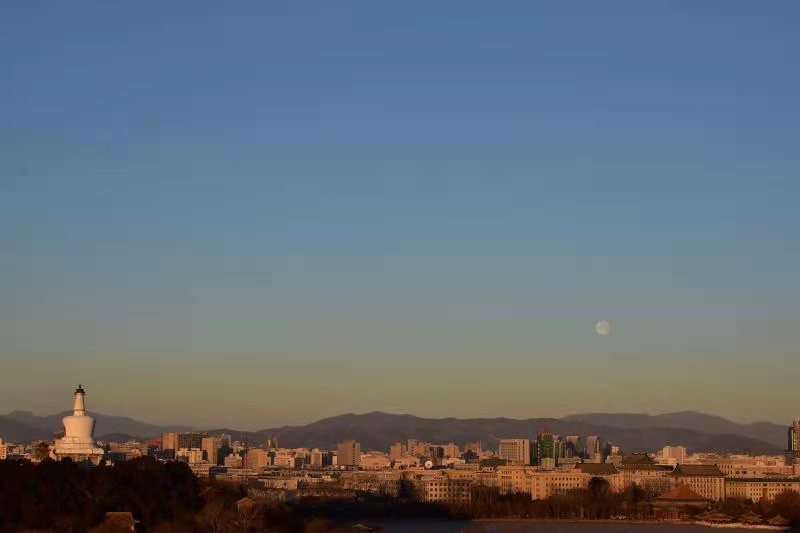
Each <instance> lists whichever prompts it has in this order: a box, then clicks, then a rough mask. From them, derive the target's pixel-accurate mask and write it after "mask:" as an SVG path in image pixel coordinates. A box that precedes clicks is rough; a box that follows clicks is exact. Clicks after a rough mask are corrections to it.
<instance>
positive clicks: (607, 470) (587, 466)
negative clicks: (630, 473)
mask: <svg viewBox="0 0 800 533" xmlns="http://www.w3.org/2000/svg"><path fill="white" fill-rule="evenodd" d="M575 469H576V470H580V471H581V472H583V473H584V474H592V475H595V476H611V475H614V474H616V473H617V472H618V471H617V467H616V466H614V465H613V464H610V463H578V464H576V465H575Z"/></svg>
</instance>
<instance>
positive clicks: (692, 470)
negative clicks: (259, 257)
mask: <svg viewBox="0 0 800 533" xmlns="http://www.w3.org/2000/svg"><path fill="white" fill-rule="evenodd" d="M672 473H673V474H674V475H676V476H712V477H724V476H725V474H724V473H723V472H722V470H720V469H719V467H718V466H717V465H685V464H681V465H678V466H676V467H675V470H673V472H672Z"/></svg>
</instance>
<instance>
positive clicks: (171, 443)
mask: <svg viewBox="0 0 800 533" xmlns="http://www.w3.org/2000/svg"><path fill="white" fill-rule="evenodd" d="M161 449H162V450H173V451H174V450H177V449H178V434H177V433H174V432H168V433H162V434H161Z"/></svg>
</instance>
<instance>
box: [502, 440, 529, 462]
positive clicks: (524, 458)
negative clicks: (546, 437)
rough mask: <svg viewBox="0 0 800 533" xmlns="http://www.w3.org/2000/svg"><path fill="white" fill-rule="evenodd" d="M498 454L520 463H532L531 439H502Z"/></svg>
mask: <svg viewBox="0 0 800 533" xmlns="http://www.w3.org/2000/svg"><path fill="white" fill-rule="evenodd" d="M498 456H499V457H500V459H505V460H506V461H509V462H511V463H515V464H518V465H529V464H531V441H529V440H528V439H500V448H499V453H498Z"/></svg>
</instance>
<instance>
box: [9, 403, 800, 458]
mask: <svg viewBox="0 0 800 533" xmlns="http://www.w3.org/2000/svg"><path fill="white" fill-rule="evenodd" d="M65 414H67V413H62V414H58V415H51V416H34V415H33V414H31V413H27V412H20V411H15V412H13V413H10V414H9V415H6V416H0V437H2V438H4V439H5V440H7V441H12V442H29V441H31V440H36V439H43V438H44V439H50V438H52V435H53V433H54V432H56V431H59V430H60V429H61V418H62V417H63V416H64V415H65ZM92 416H93V417H95V419H96V420H97V428H96V431H95V435H99V436H101V435H114V434H116V435H118V436H121V435H124V436H136V437H138V438H140V439H148V438H151V437H155V436H158V435H160V434H161V433H162V432H164V431H188V430H189V429H190V428H187V427H182V426H157V425H154V424H147V423H144V422H139V421H137V420H133V419H131V418H127V417H117V416H109V415H103V414H98V413H92ZM545 426H546V427H548V428H549V429H550V430H551V431H552V432H553V433H555V434H558V435H562V436H566V435H598V436H600V437H601V438H602V439H603V440H604V441H606V442H613V443H614V444H617V445H618V446H620V447H621V448H622V449H623V450H624V451H625V452H634V451H653V450H657V449H660V448H662V447H663V446H665V445H668V444H670V445H683V446H686V447H687V448H688V449H689V451H690V452H691V451H716V452H723V453H741V452H743V451H745V450H749V451H751V452H753V453H770V454H776V453H780V452H782V451H783V449H784V447H785V442H784V441H785V435H786V429H785V428H783V427H782V426H778V425H777V424H771V423H769V422H759V423H755V424H737V423H735V422H731V421H730V420H726V419H724V418H721V417H717V416H711V415H705V414H702V413H694V412H685V413H671V414H667V415H654V416H651V415H643V414H625V413H622V414H603V413H597V414H588V415H574V416H569V417H565V418H561V419H558V418H531V419H526V420H517V419H512V418H469V419H458V418H442V419H433V418H421V417H417V416H413V415H398V414H389V413H381V412H372V413H366V414H360V415H357V414H346V415H340V416H334V417H330V418H324V419H322V420H318V421H316V422H313V423H311V424H307V425H304V426H283V427H277V428H271V429H264V430H260V431H253V432H244V431H237V430H234V429H212V430H208V431H209V432H212V433H218V432H219V433H222V432H224V433H230V434H231V435H233V436H234V438H235V439H239V440H243V439H245V438H246V439H247V440H248V441H249V442H250V443H251V445H255V444H260V443H262V442H264V441H265V440H266V438H267V437H268V436H274V437H276V438H277V439H278V442H279V444H280V445H281V446H287V447H299V446H308V447H319V448H326V449H333V448H335V446H336V444H337V443H338V442H341V441H344V440H348V439H354V440H357V441H359V442H360V443H361V444H362V447H363V448H364V449H367V450H388V449H389V446H390V445H391V444H393V443H394V442H398V441H405V440H407V439H412V438H413V439H419V440H424V441H428V442H435V443H439V444H446V443H448V442H455V443H456V444H459V445H463V444H464V443H465V442H469V441H475V440H480V441H481V442H482V443H483V444H484V446H486V447H496V446H497V442H498V440H499V439H501V438H515V437H517V438H534V437H535V436H536V434H537V433H538V432H539V430H540V429H541V428H543V427H545Z"/></svg>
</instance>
